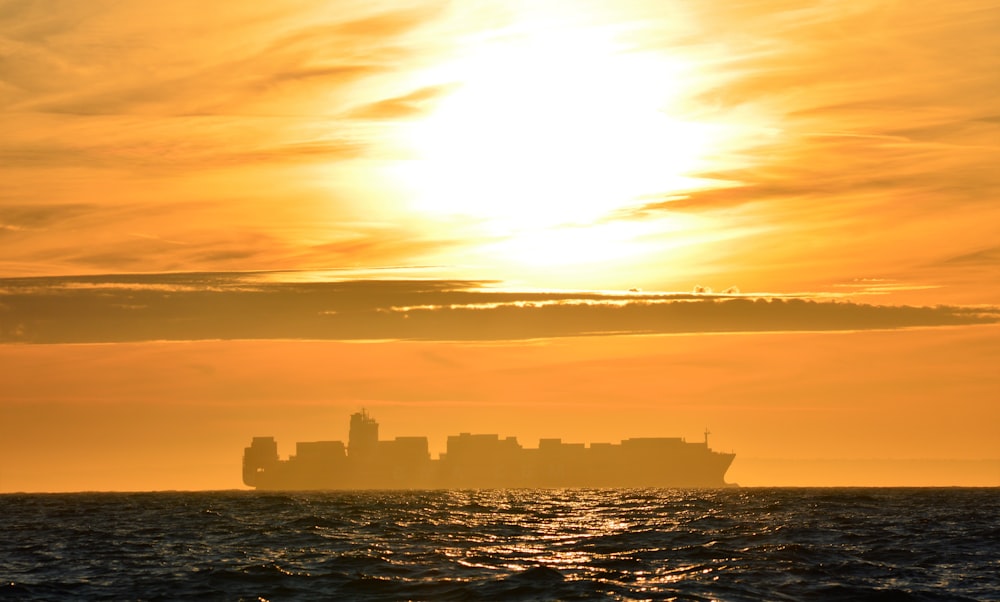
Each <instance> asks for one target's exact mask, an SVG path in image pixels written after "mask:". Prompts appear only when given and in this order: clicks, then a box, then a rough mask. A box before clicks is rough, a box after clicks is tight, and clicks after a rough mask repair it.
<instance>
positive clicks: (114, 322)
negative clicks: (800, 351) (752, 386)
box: [0, 273, 1000, 343]
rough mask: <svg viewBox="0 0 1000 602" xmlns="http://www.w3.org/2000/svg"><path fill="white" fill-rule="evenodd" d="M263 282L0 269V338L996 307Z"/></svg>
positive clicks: (445, 334)
mask: <svg viewBox="0 0 1000 602" xmlns="http://www.w3.org/2000/svg"><path fill="white" fill-rule="evenodd" d="M277 276H279V277H280V274H278V275H277ZM275 279H276V278H275V275H274V274H270V275H268V274H264V273H247V274H229V273H204V274H173V275H169V274H168V275H137V276H129V275H118V276H90V277H74V278H70V277H52V278H23V279H4V280H0V341H2V342H8V343H10V342H23V343H102V342H124V341H148V340H205V339H315V340H360V339H397V340H400V339H401V340H523V339H534V338H549V337H567V336H585V335H598V334H607V333H615V334H667V333H705V332H775V331H842V330H868V329H887V328H906V327H917V326H945V325H962V324H977V323H993V322H997V321H998V320H1000V309H997V308H991V309H988V310H984V309H982V308H978V309H975V310H972V309H967V308H961V307H945V306H939V307H908V306H876V305H865V304H858V303H853V302H820V301H815V300H811V299H806V298H753V297H749V296H743V295H698V294H663V293H659V294H654V293H649V294H645V293H638V294H637V293H621V294H608V293H596V292H584V293H575V292H509V291H497V290H491V289H489V288H486V287H485V286H484V285H485V284H486V283H482V282H475V281H453V280H430V281H421V280H400V281H397V280H351V281H342V282H308V283H301V282H281V281H275Z"/></svg>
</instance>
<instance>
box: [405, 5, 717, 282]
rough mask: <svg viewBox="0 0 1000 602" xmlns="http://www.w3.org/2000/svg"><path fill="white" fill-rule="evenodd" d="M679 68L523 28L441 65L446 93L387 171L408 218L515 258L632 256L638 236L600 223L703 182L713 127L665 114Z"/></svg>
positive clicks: (588, 33) (568, 34) (551, 31)
mask: <svg viewBox="0 0 1000 602" xmlns="http://www.w3.org/2000/svg"><path fill="white" fill-rule="evenodd" d="M689 67H690V66H689V65H686V64H685V63H684V62H683V61H680V60H676V59H671V58H670V57H668V56H664V55H663V54H653V53H643V52H638V51H630V50H629V48H627V47H626V46H624V45H623V44H622V43H621V42H619V41H617V40H616V39H615V36H614V31H613V30H612V29H610V28H602V27H568V26H567V27H559V26H558V25H556V24H553V23H552V22H536V23H534V24H532V25H530V26H529V25H524V23H522V24H521V25H520V26H518V27H516V28H513V29H511V30H505V31H504V32H502V33H500V34H495V35H494V36H492V37H490V38H487V39H480V40H477V42H476V44H475V45H474V46H473V48H472V49H471V50H470V51H469V52H467V53H465V54H463V56H462V58H460V59H459V60H456V61H453V62H451V63H450V64H448V65H445V66H442V67H440V69H439V70H438V73H437V76H438V77H439V78H441V80H443V81H450V82H456V86H455V89H454V91H453V92H451V93H450V94H449V95H448V96H447V97H445V98H443V99H441V100H440V102H439V103H438V105H437V106H436V108H435V110H434V111H433V112H432V113H431V114H430V115H429V116H428V117H426V118H425V119H423V120H421V121H420V122H418V123H416V124H414V126H413V127H412V129H410V130H409V131H408V135H409V138H408V143H407V144H408V146H410V147H411V152H412V153H413V154H414V156H415V158H414V159H413V160H411V161H406V162H405V166H403V167H402V168H401V174H400V175H401V176H402V180H403V182H405V185H406V187H407V189H408V193H409V195H410V197H411V199H412V202H413V203H414V205H415V207H416V208H417V209H418V210H419V211H421V212H424V213H427V214H432V215H433V214H437V215H442V216H461V217H465V218H469V219H471V220H473V221H474V222H476V223H477V224H478V225H479V227H480V228H481V229H482V233H483V235H484V236H486V237H487V238H489V237H494V240H498V241H502V242H499V243H497V244H496V245H495V248H494V250H495V251H497V252H498V253H500V254H502V255H503V256H505V257H506V258H508V259H511V260H514V261H519V260H526V261H532V262H535V263H548V264H551V265H562V264H566V263H573V262H579V261H588V260H590V259H591V258H592V256H593V255H594V253H595V252H600V253H601V254H602V256H604V257H607V256H609V255H608V254H610V255H611V256H618V257H621V256H627V255H631V254H633V253H636V252H640V251H641V245H638V244H636V243H635V239H636V237H638V236H641V235H642V234H643V232H642V231H641V230H642V229H643V228H642V227H641V226H640V225H639V224H633V226H634V228H636V231H635V232H631V231H626V230H628V228H627V227H626V226H625V225H624V224H622V223H617V224H610V223H608V222H607V220H606V218H608V217H612V216H614V215H615V214H621V213H622V212H626V211H628V210H629V208H632V207H635V206H638V205H641V204H642V203H644V202H649V199H650V198H651V197H657V196H660V195H662V196H667V195H670V194H672V193H676V192H677V191H680V190H685V189H691V188H697V187H703V186H704V182H702V181H699V180H696V179H695V178H693V177H692V176H690V175H689V174H692V173H694V172H696V171H697V170H698V169H699V168H701V167H703V163H704V160H703V157H704V156H705V155H706V153H707V152H708V151H709V150H710V147H711V146H712V129H711V127H710V126H708V125H706V124H701V123H695V122H688V121H684V120H681V119H678V118H675V117H673V116H672V115H671V114H670V109H671V105H672V103H674V102H676V100H677V99H678V97H679V96H680V94H681V92H683V89H682V86H683V83H684V77H685V72H686V71H687V70H688V68H689ZM610 226H613V227H610ZM546 240H549V241H555V240H558V241H559V244H552V245H547V246H546V248H545V251H546V252H542V253H540V252H539V251H540V250H541V249H540V245H544V241H546ZM556 248H558V249H559V252H556V253H554V252H553V249H556Z"/></svg>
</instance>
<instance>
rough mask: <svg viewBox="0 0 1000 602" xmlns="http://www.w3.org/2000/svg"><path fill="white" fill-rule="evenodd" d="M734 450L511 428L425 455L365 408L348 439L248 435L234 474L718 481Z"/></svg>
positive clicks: (383, 483)
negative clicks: (577, 438) (574, 439)
mask: <svg viewBox="0 0 1000 602" xmlns="http://www.w3.org/2000/svg"><path fill="white" fill-rule="evenodd" d="M735 457H736V454H733V453H722V452H717V451H712V450H711V449H710V448H709V447H708V431H707V430H706V432H705V441H704V442H702V443H688V442H686V441H684V440H683V439H681V438H679V437H643V438H636V439H625V440H623V441H622V442H621V443H618V444H611V443H591V444H590V445H584V444H583V443H564V442H563V441H562V440H561V439H542V440H540V441H539V444H538V447H537V448H524V447H522V446H521V445H520V444H519V443H518V442H517V439H516V438H514V437H505V438H501V437H499V436H498V435H493V434H490V435H479V434H471V433H462V434H459V435H452V436H450V437H448V443H447V451H446V452H445V453H443V454H441V455H440V458H438V459H431V455H430V452H429V451H428V442H427V437H396V438H395V439H392V440H386V441H380V440H379V438H378V423H377V422H376V421H375V420H374V418H372V417H371V416H370V415H369V414H368V413H367V412H365V411H364V410H362V411H361V412H358V413H355V414H353V415H351V428H350V434H349V438H348V443H347V445H346V446H345V445H344V443H343V442H341V441H313V442H305V443H297V444H296V447H295V454H294V455H292V456H290V457H289V458H288V459H287V460H281V459H279V456H278V447H277V443H276V442H275V440H274V438H273V437H254V438H253V441H252V442H251V444H250V447H247V448H246V449H245V450H244V454H243V482H244V483H245V484H247V485H249V486H251V487H256V488H257V489H263V490H319V489H439V488H449V489H467V488H470V489H471V488H512V487H516V488H536V487H539V488H541V487H727V486H729V485H728V484H727V483H726V482H725V474H726V471H727V470H728V469H729V466H730V464H732V462H733V459H734V458H735Z"/></svg>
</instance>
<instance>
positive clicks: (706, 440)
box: [705, 426, 712, 447]
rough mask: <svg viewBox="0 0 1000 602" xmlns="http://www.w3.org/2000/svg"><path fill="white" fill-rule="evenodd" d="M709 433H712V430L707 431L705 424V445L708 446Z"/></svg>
mask: <svg viewBox="0 0 1000 602" xmlns="http://www.w3.org/2000/svg"><path fill="white" fill-rule="evenodd" d="M711 434H712V432H711V431H709V430H708V427H707V426H706V427H705V447H708V436H709V435H711Z"/></svg>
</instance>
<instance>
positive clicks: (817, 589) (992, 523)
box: [0, 488, 1000, 600]
mask: <svg viewBox="0 0 1000 602" xmlns="http://www.w3.org/2000/svg"><path fill="white" fill-rule="evenodd" d="M0 521H2V525H3V530H2V536H0V537H2V539H0V598H3V599H16V600H86V599H114V600H140V599H141V600H164V599H171V600H173V599H192V598H196V599H218V600H240V599H242V600H335V599H336V600H605V599H608V600H1000V490H997V489H950V488H949V489H728V490H700V491H699V490H687V491H684V490H573V489H564V490H508V491H419V492H402V491H401V492H397V491H378V492H311V493H266V492H249V491H224V492H198V493H183V492H176V493H175V492H165V493H76V494H7V495H2V496H0Z"/></svg>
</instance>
